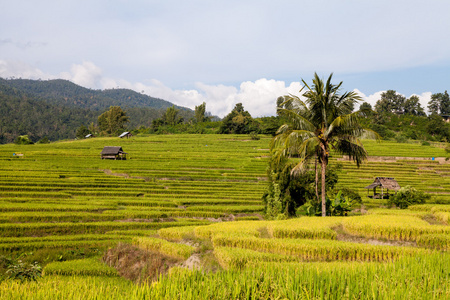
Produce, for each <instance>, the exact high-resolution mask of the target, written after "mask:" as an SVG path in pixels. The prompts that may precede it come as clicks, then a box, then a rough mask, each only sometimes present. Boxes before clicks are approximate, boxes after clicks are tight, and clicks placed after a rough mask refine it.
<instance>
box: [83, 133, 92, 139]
mask: <svg viewBox="0 0 450 300" xmlns="http://www.w3.org/2000/svg"><path fill="white" fill-rule="evenodd" d="M92 137H94V135H93V134H92V133H89V134H88V135H86V136H85V137H84V138H86V139H88V138H92Z"/></svg>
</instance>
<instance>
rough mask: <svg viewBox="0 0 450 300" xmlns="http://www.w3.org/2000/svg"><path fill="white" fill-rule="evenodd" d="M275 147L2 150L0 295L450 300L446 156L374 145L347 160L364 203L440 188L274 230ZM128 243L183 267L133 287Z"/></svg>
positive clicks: (151, 143)
mask: <svg viewBox="0 0 450 300" xmlns="http://www.w3.org/2000/svg"><path fill="white" fill-rule="evenodd" d="M269 141H270V137H261V139H260V140H251V139H250V138H249V137H247V136H242V135H241V136H238V135H166V136H142V137H141V136H137V137H133V138H132V139H127V140H121V139H118V138H95V139H91V140H80V141H63V142H56V143H51V144H44V145H26V146H25V145H22V146H17V145H12V144H10V145H1V146H0V150H1V151H0V236H1V239H0V258H1V259H2V260H0V262H1V264H0V271H1V272H2V273H1V274H2V275H0V276H1V277H0V299H449V298H450V284H449V283H450V256H449V254H448V250H449V248H450V229H449V228H450V227H449V214H450V200H449V199H450V198H449V197H448V196H450V184H449V181H448V180H447V178H448V173H450V168H449V167H450V164H446V163H445V161H442V160H438V159H435V160H432V159H431V158H432V157H435V158H439V157H443V156H445V153H444V150H443V149H441V148H439V147H430V146H421V145H419V144H408V145H407V146H405V144H397V143H392V142H383V143H381V144H377V143H373V142H367V143H366V144H365V145H366V147H367V149H368V151H369V154H370V155H376V156H383V157H387V159H385V160H382V159H377V161H375V160H371V161H369V162H367V163H365V164H364V165H363V166H362V167H361V168H360V169H357V168H356V166H354V165H353V164H352V163H349V162H347V161H340V163H342V168H341V169H342V170H341V171H340V173H339V179H340V183H339V184H340V186H345V187H351V188H354V189H357V190H358V191H359V192H360V194H361V195H362V196H365V195H366V193H367V191H366V190H364V187H365V186H367V185H369V184H370V183H372V181H373V178H374V177H376V176H385V177H395V178H396V179H397V180H398V182H399V183H400V185H402V186H403V185H408V184H409V185H412V186H414V187H416V188H418V189H420V190H423V191H427V192H429V193H432V194H433V197H432V199H431V200H430V201H429V203H427V204H426V205H417V206H413V207H410V208H409V209H407V210H397V209H386V208H383V207H382V205H383V202H382V200H372V199H369V198H366V197H363V199H364V200H363V201H364V203H365V205H366V206H367V207H370V209H369V210H368V213H367V214H364V215H354V216H349V217H327V218H320V217H302V218H295V219H288V220H274V221H269V220H263V219H262V218H261V217H262V215H261V214H262V210H263V206H262V202H261V196H262V194H263V192H264V190H265V188H266V184H267V182H266V168H267V162H268V155H269V151H268V143H269ZM104 146H122V147H123V150H124V151H125V152H127V153H128V155H129V159H128V160H124V161H119V160H117V161H115V160H101V159H100V152H101V150H102V148H103V147H104ZM13 153H23V154H24V155H23V156H21V157H19V158H17V156H13ZM337 159H338V157H333V159H332V162H331V163H336V162H337ZM447 168H449V170H447ZM447 185H448V186H447ZM118 244H121V245H123V244H129V245H133V247H134V248H135V249H138V250H139V251H144V252H149V253H159V254H161V255H164V256H166V257H170V258H172V259H173V260H174V261H176V262H178V263H176V264H174V265H171V266H170V268H169V269H168V273H167V274H164V275H160V276H159V279H158V280H157V281H154V282H147V283H142V282H141V283H140V284H135V283H133V282H132V281H130V280H127V279H125V278H123V277H122V275H121V270H118V269H116V268H114V267H112V266H109V265H107V264H106V263H104V262H103V261H104V259H102V257H103V256H104V255H105V252H106V251H109V250H108V249H114V248H115V247H116V245H118ZM138 250H136V251H138ZM19 256H20V257H19ZM11 259H16V260H17V259H20V260H22V261H23V262H26V263H29V262H33V261H38V262H39V264H40V265H42V266H43V276H42V277H40V278H38V279H37V281H23V282H21V281H20V280H12V279H8V278H7V277H8V276H7V273H5V272H6V269H7V265H6V264H7V262H8V261H9V260H11Z"/></svg>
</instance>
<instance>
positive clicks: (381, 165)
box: [331, 140, 450, 207]
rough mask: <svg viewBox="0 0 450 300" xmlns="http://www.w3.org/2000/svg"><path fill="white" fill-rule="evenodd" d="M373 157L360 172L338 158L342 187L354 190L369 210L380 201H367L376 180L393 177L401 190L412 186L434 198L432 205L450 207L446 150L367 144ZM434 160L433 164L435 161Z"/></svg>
mask: <svg viewBox="0 0 450 300" xmlns="http://www.w3.org/2000/svg"><path fill="white" fill-rule="evenodd" d="M364 146H365V147H366V149H367V150H368V152H369V155H370V156H371V157H370V159H369V160H368V161H367V162H365V163H364V164H363V165H362V166H360V168H357V167H356V165H355V164H354V163H352V162H349V161H348V160H345V159H344V160H342V159H339V160H338V159H337V158H335V159H334V160H333V161H332V162H331V163H336V162H337V161H338V162H339V163H341V164H342V172H340V173H339V186H343V187H349V188H352V189H355V190H356V191H358V192H359V194H360V195H361V196H362V197H363V199H364V200H363V201H364V203H365V204H366V205H367V206H369V207H376V206H379V205H380V203H382V201H381V200H376V199H375V200H372V199H369V198H368V197H367V195H368V194H369V193H370V194H372V190H370V191H368V190H367V189H364V187H366V186H368V185H370V184H371V183H372V182H373V180H374V178H375V177H393V178H395V180H396V181H397V182H398V183H399V184H400V186H406V185H410V186H412V187H414V188H416V189H418V190H421V191H424V192H427V193H429V194H431V196H432V197H431V199H430V202H431V203H442V204H450V161H446V160H445V157H446V153H445V151H444V149H443V148H439V147H430V146H422V145H420V144H400V143H394V142H387V141H383V142H381V143H376V142H374V141H370V140H367V141H364ZM433 158H434V160H433Z"/></svg>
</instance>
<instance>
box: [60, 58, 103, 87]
mask: <svg viewBox="0 0 450 300" xmlns="http://www.w3.org/2000/svg"><path fill="white" fill-rule="evenodd" d="M60 76H61V77H62V78H64V79H67V80H70V81H72V82H74V83H76V84H78V85H81V86H84V87H87V88H93V89H95V88H98V87H99V85H100V83H101V79H102V70H101V69H100V68H99V67H97V66H96V65H95V64H94V63H92V62H89V61H84V62H83V63H82V64H73V65H72V67H71V68H70V73H67V72H65V73H61V74H60Z"/></svg>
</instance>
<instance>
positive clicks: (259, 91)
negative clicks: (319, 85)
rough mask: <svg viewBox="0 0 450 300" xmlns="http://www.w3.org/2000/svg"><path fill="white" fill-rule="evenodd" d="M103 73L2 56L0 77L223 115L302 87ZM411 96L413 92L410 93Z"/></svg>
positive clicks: (424, 100) (263, 109)
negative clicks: (47, 68) (54, 82)
mask: <svg viewBox="0 0 450 300" xmlns="http://www.w3.org/2000/svg"><path fill="white" fill-rule="evenodd" d="M102 74H103V73H102V69H101V68H100V67H98V66H96V65H95V64H94V63H92V62H89V61H85V62H83V63H81V64H73V65H72V66H71V69H70V72H63V73H60V74H59V75H58V76H53V75H49V74H45V73H44V72H43V71H41V70H40V69H38V68H36V67H33V66H31V65H28V64H26V63H22V62H10V61H5V60H0V77H3V78H10V77H16V78H26V79H39V78H40V79H55V78H63V79H66V80H70V81H72V82H74V83H76V84H78V85H81V86H84V87H87V88H95V89H111V88H126V89H131V90H134V91H136V92H139V93H144V94H147V95H149V96H152V97H156V98H160V99H164V100H167V101H170V102H172V103H174V104H176V105H180V106H185V107H189V108H191V109H194V108H195V106H197V105H200V104H201V103H203V102H205V103H206V110H207V111H209V112H211V113H212V114H213V115H218V116H220V117H224V116H225V115H227V114H228V113H229V112H230V111H231V110H232V109H233V107H234V106H235V104H236V103H242V104H243V106H244V108H245V109H246V110H248V111H249V112H250V114H251V115H252V116H253V117H261V116H272V115H275V112H276V99H277V98H278V97H279V96H283V95H287V94H294V95H297V96H299V95H300V94H299V91H300V89H301V87H302V85H301V83H300V82H291V83H290V84H289V85H287V84H286V83H285V82H284V81H277V80H273V79H266V78H261V79H258V80H256V81H245V82H242V83H241V84H240V86H239V88H237V87H235V86H227V85H223V84H219V85H208V84H205V83H202V82H197V83H196V84H195V89H186V90H183V89H172V88H170V87H168V86H166V85H165V84H164V83H163V82H161V81H159V80H156V79H152V80H148V81H147V83H141V82H136V83H132V82H129V81H127V80H123V79H114V78H108V77H103V75H102ZM354 91H355V92H358V93H359V94H360V95H361V97H362V98H363V100H364V101H366V102H368V103H370V105H372V107H374V106H375V104H376V102H377V101H378V100H379V99H380V98H381V94H382V93H383V92H385V91H379V92H376V93H373V94H371V95H368V96H366V95H365V94H364V93H362V92H361V91H359V90H357V89H355V90H354ZM431 94H432V93H431V92H424V93H422V94H420V95H417V96H418V97H419V99H420V103H421V105H422V107H424V109H425V110H426V109H427V105H428V102H429V101H430V98H431ZM404 96H405V95H404ZM411 96H412V95H410V96H409V97H411ZM405 97H406V96H405Z"/></svg>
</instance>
